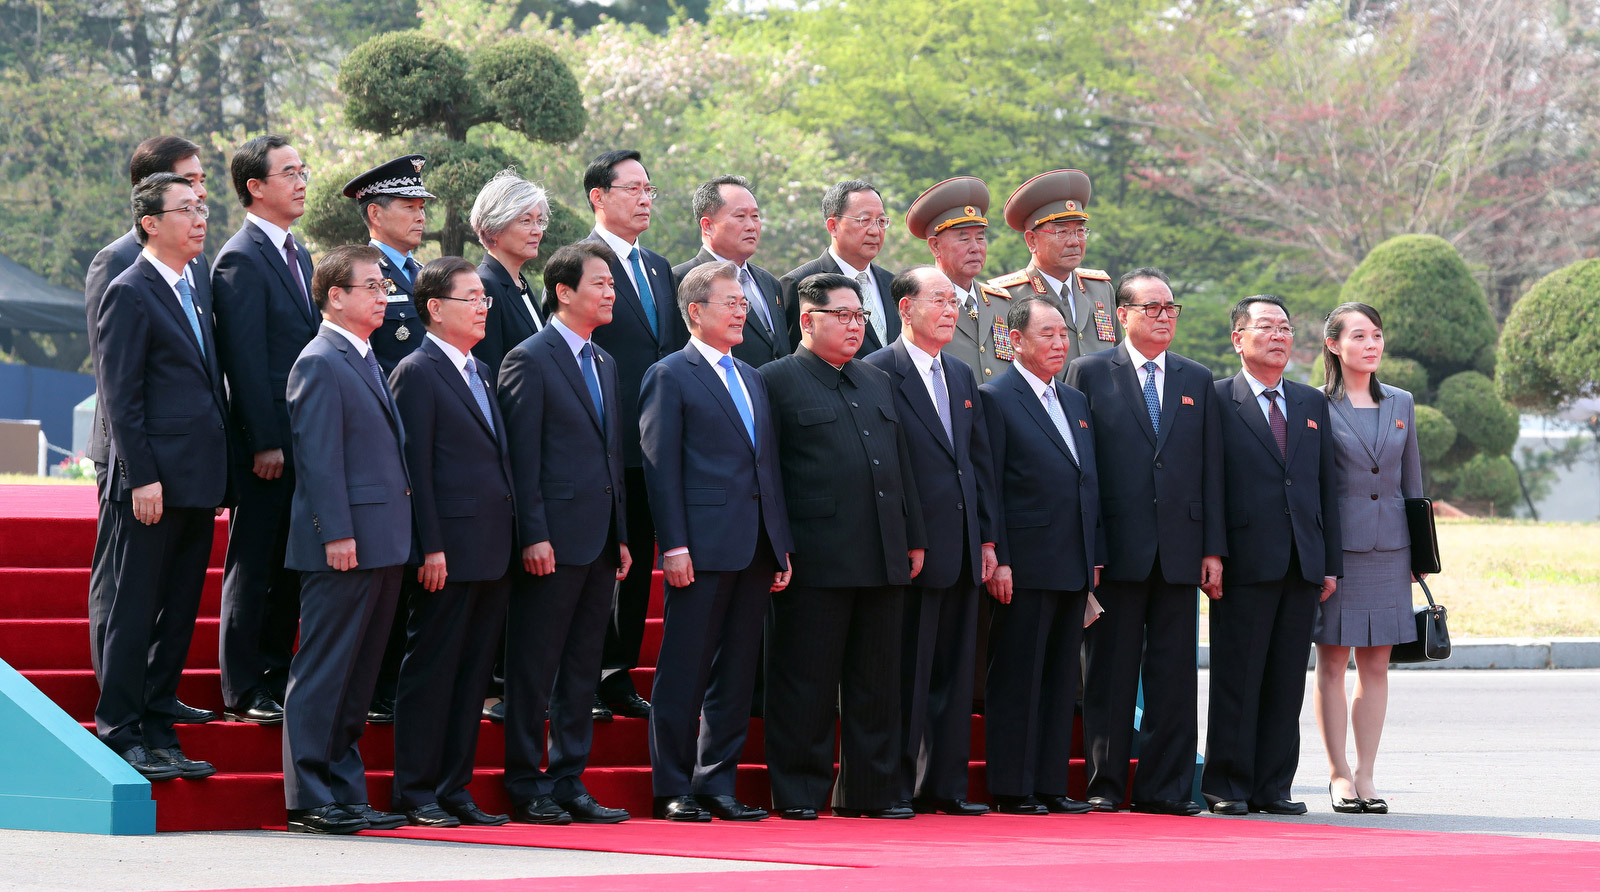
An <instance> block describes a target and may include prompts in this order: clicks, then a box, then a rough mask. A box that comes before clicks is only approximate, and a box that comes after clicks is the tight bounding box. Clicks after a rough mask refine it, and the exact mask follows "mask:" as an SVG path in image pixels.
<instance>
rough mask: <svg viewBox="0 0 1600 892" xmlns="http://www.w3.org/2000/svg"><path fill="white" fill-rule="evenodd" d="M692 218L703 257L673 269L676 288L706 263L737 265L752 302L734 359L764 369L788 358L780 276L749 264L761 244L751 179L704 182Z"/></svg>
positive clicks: (728, 177) (741, 286) (758, 212)
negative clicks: (698, 234)
mask: <svg viewBox="0 0 1600 892" xmlns="http://www.w3.org/2000/svg"><path fill="white" fill-rule="evenodd" d="M694 216H695V219H696V220H698V221H699V222H700V245H701V248H700V253H698V254H696V255H694V259H693V260H689V261H687V262H685V263H680V264H678V265H677V266H675V267H673V268H672V277H673V278H674V279H675V280H676V281H677V282H678V286H679V287H680V288H681V287H682V286H683V277H684V276H687V275H688V274H689V271H690V270H692V269H694V268H696V267H698V266H700V265H702V264H706V263H711V262H713V261H718V260H726V261H729V262H731V263H733V264H734V265H735V266H737V267H738V271H739V289H740V291H742V292H743V293H744V298H745V300H747V301H749V303H750V314H749V318H747V319H746V320H745V328H744V337H743V340H741V341H739V343H737V344H735V345H734V346H733V357H734V358H735V359H739V360H743V361H744V362H747V363H749V364H750V365H751V366H753V367H755V368H761V367H762V366H763V365H766V364H767V363H769V362H771V361H773V360H774V359H782V358H783V357H785V356H788V355H789V332H788V327H789V324H788V321H787V320H786V319H785V318H784V315H783V305H782V304H780V303H779V302H778V301H779V298H781V297H782V296H783V286H782V285H781V284H780V283H779V282H778V277H777V276H774V275H773V274H772V273H769V272H767V271H766V270H764V269H762V268H761V267H759V266H756V265H755V264H754V263H751V262H750V258H751V257H754V256H755V253H756V249H757V248H759V247H760V246H761V207H760V206H759V205H757V204H756V196H755V193H754V192H752V191H751V190H750V181H749V180H747V179H745V178H744V177H741V176H735V175H732V174H729V175H725V176H720V177H713V178H711V179H709V180H707V181H705V182H704V183H701V184H700V186H699V188H697V189H695V190H694Z"/></svg>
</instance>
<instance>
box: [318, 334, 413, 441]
mask: <svg viewBox="0 0 1600 892" xmlns="http://www.w3.org/2000/svg"><path fill="white" fill-rule="evenodd" d="M323 334H324V335H325V336H326V337H327V338H328V340H329V341H330V342H332V344H333V346H335V347H337V348H338V350H339V352H340V353H343V354H344V361H345V362H346V363H349V365H350V367H351V368H352V369H355V370H356V376H357V377H359V378H360V379H361V380H362V381H363V382H365V383H366V385H367V389H368V390H370V391H372V395H373V396H375V397H377V398H378V402H379V403H380V404H382V406H383V411H384V413H385V414H387V415H388V416H389V423H390V425H398V422H399V418H398V416H397V415H396V413H395V410H394V403H392V402H390V400H389V388H388V387H387V386H384V387H380V386H378V382H377V381H375V380H373V377H372V367H371V366H369V365H367V360H366V359H365V358H364V357H363V356H362V355H361V354H360V353H359V352H358V351H357V350H356V348H355V345H354V344H352V343H350V342H349V341H348V340H346V339H345V337H344V336H343V335H341V334H339V333H338V332H335V331H327V332H324V333H323ZM367 349H368V350H371V349H372V346H371V344H368V345H367Z"/></svg>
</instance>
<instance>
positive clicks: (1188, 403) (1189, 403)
mask: <svg viewBox="0 0 1600 892" xmlns="http://www.w3.org/2000/svg"><path fill="white" fill-rule="evenodd" d="M1183 404H1184V405H1185V406H1192V405H1194V397H1192V396H1186V397H1184V398H1183Z"/></svg>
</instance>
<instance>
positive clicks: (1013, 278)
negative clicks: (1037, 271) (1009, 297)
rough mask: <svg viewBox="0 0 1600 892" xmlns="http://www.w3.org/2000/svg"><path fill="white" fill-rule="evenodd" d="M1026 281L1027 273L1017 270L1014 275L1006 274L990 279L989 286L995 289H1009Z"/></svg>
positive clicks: (1023, 270)
mask: <svg viewBox="0 0 1600 892" xmlns="http://www.w3.org/2000/svg"><path fill="white" fill-rule="evenodd" d="M1026 281H1028V271H1027V270H1025V269H1019V270H1017V271H1016V272H1014V273H1006V274H1005V275H1003V276H1000V277H998V278H994V279H990V280H989V284H990V285H993V286H994V287H996V288H1010V287H1011V286H1013V285H1021V284H1022V283H1023V282H1026Z"/></svg>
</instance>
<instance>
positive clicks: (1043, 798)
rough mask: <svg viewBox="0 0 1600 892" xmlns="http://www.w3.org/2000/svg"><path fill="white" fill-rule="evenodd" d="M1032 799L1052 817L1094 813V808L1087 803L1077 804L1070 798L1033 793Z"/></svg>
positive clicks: (1076, 801)
mask: <svg viewBox="0 0 1600 892" xmlns="http://www.w3.org/2000/svg"><path fill="white" fill-rule="evenodd" d="M1033 798H1035V799H1037V800H1039V804H1040V805H1043V806H1044V807H1045V810H1046V811H1048V812H1050V813H1051V814H1053V815H1086V814H1088V813H1089V812H1092V811H1094V806H1092V805H1090V804H1089V803H1087V802H1079V801H1078V800H1076V799H1073V798H1071V797H1070V796H1057V795H1055V794H1053V793H1035V794H1033Z"/></svg>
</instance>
